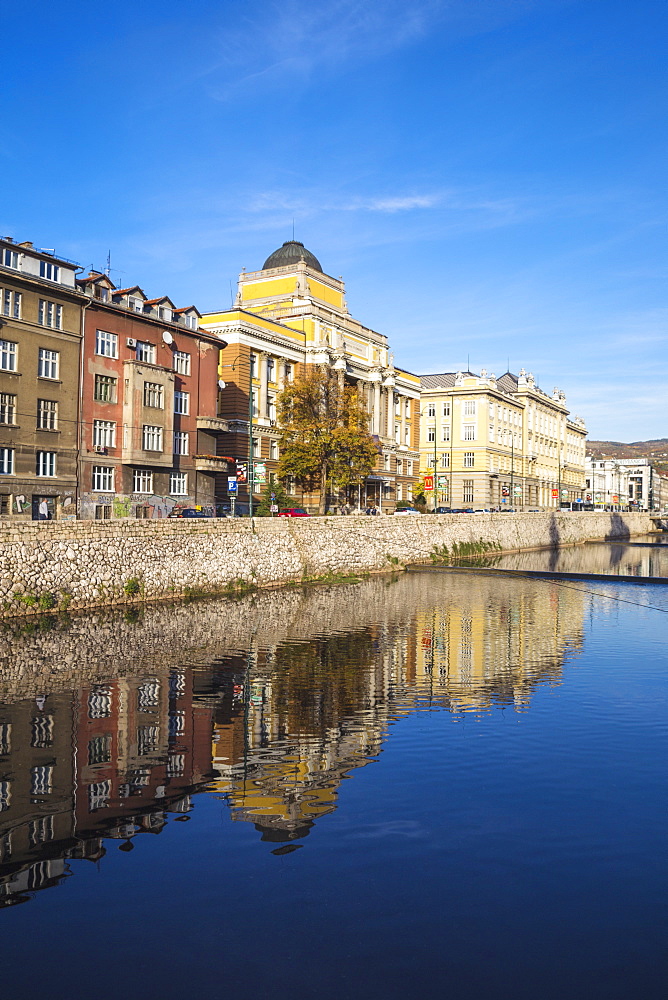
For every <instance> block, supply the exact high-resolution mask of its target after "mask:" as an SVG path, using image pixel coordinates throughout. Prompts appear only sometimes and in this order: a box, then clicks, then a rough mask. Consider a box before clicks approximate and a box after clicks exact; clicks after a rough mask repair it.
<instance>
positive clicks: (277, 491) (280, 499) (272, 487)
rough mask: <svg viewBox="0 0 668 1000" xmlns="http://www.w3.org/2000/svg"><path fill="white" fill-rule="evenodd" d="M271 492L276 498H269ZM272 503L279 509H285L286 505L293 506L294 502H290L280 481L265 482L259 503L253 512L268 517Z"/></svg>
mask: <svg viewBox="0 0 668 1000" xmlns="http://www.w3.org/2000/svg"><path fill="white" fill-rule="evenodd" d="M272 493H273V494H274V496H275V498H276V499H275V500H272V499H271V494H272ZM272 504H275V505H276V506H277V507H278V509H279V511H281V510H286V509H287V508H288V507H293V506H294V504H293V503H291V499H290V497H289V496H288V494H287V493H286V491H285V489H284V487H283V486H282V485H281V484H280V483H267V485H266V486H263V487H262V492H261V494H260V503H259V504H258V507H257V510H256V512H255V513H256V514H257V516H258V517H270V516H271V510H270V509H269V508H270V507H271V506H272Z"/></svg>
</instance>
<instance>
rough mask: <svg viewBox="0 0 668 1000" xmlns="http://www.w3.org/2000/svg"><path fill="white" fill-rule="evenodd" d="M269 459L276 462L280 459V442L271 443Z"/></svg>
mask: <svg viewBox="0 0 668 1000" xmlns="http://www.w3.org/2000/svg"><path fill="white" fill-rule="evenodd" d="M269 458H271V459H273V460H274V461H276V460H277V459H278V441H270V442H269Z"/></svg>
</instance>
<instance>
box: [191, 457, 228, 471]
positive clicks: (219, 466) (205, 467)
mask: <svg viewBox="0 0 668 1000" xmlns="http://www.w3.org/2000/svg"><path fill="white" fill-rule="evenodd" d="M193 461H194V463H195V468H196V470H197V471H198V472H227V459H226V458H222V457H220V456H218V455H194V456H193Z"/></svg>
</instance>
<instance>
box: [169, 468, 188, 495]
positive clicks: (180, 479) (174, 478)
mask: <svg viewBox="0 0 668 1000" xmlns="http://www.w3.org/2000/svg"><path fill="white" fill-rule="evenodd" d="M169 492H170V495H171V496H173V497H184V496H186V495H187V493H188V476H187V475H186V473H185V472H170V474H169Z"/></svg>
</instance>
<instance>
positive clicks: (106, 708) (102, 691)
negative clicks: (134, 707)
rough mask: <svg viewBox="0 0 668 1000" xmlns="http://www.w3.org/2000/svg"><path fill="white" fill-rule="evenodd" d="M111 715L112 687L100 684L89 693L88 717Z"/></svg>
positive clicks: (106, 717) (104, 717)
mask: <svg viewBox="0 0 668 1000" xmlns="http://www.w3.org/2000/svg"><path fill="white" fill-rule="evenodd" d="M110 715H111V688H109V687H106V686H105V685H103V684H98V685H96V686H95V687H94V688H92V689H91V692H90V694H89V695H88V718H89V719H108V718H109V716H110Z"/></svg>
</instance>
